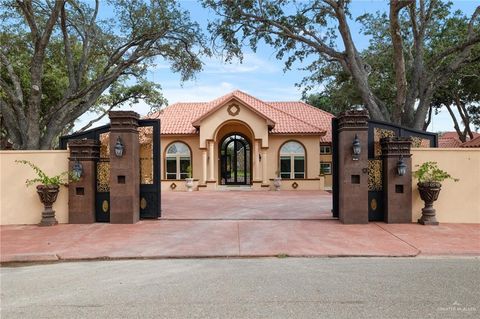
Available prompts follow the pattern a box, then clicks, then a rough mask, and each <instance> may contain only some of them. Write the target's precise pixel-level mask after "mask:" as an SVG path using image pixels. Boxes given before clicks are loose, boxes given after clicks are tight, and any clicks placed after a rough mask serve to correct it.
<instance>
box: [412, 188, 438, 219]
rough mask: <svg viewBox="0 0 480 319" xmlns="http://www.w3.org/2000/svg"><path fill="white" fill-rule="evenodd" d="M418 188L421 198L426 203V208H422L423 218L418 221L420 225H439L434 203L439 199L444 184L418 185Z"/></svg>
mask: <svg viewBox="0 0 480 319" xmlns="http://www.w3.org/2000/svg"><path fill="white" fill-rule="evenodd" d="M417 186H418V191H419V193H420V198H421V199H422V200H423V201H424V202H425V207H424V208H422V217H421V218H420V219H418V223H419V224H422V225H434V226H436V225H438V221H437V218H436V215H435V209H434V208H433V202H435V201H436V200H437V199H438V195H439V194H440V190H441V188H442V184H440V183H437V182H433V183H418V184H417Z"/></svg>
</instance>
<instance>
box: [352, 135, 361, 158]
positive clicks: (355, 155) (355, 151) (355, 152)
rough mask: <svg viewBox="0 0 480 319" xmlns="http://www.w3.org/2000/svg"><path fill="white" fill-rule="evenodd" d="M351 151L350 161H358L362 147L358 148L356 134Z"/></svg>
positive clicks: (358, 142)
mask: <svg viewBox="0 0 480 319" xmlns="http://www.w3.org/2000/svg"><path fill="white" fill-rule="evenodd" d="M352 151H353V156H352V159H353V160H354V161H358V158H359V156H360V153H361V152H362V147H361V146H360V140H359V139H358V135H357V134H355V138H354V139H353V143H352Z"/></svg>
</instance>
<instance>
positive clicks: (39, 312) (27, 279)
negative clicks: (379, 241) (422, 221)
mask: <svg viewBox="0 0 480 319" xmlns="http://www.w3.org/2000/svg"><path fill="white" fill-rule="evenodd" d="M479 265H480V259H478V258H414V259H413V258H411V259H408V258H405V259H404V258H390V259H382V258H337V259H328V258H285V259H278V258H266V259H177V260H175V259H173V260H172V259H170V260H128V261H127V260H126V261H101V262H77V263H59V264H50V265H34V266H26V267H19V268H6V267H4V268H2V269H1V280H2V283H1V284H2V286H1V307H2V309H1V317H2V318H3V319H6V318H242V319H244V318H275V319H277V318H382V319H384V318H415V319H418V318H479V317H480V302H479V301H480V266H479Z"/></svg>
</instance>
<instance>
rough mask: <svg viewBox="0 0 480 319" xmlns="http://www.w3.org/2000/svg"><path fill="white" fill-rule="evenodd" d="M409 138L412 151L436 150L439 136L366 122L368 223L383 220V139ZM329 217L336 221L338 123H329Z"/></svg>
mask: <svg viewBox="0 0 480 319" xmlns="http://www.w3.org/2000/svg"><path fill="white" fill-rule="evenodd" d="M394 136H397V137H411V139H412V147H413V148H415V147H437V146H438V136H437V134H435V133H430V132H425V131H418V130H414V129H410V128H407V127H403V126H398V125H393V124H390V123H386V122H382V121H375V120H369V121H368V168H367V169H368V219H369V221H382V220H384V209H383V198H384V196H383V195H384V194H383V169H382V158H381V156H382V148H381V146H380V139H381V138H382V137H394ZM332 149H333V153H332V165H333V168H332V175H333V176H332V183H333V185H332V195H333V199H332V215H333V217H339V196H340V193H339V183H340V180H339V161H340V160H341V159H340V158H339V156H338V119H337V118H333V119H332Z"/></svg>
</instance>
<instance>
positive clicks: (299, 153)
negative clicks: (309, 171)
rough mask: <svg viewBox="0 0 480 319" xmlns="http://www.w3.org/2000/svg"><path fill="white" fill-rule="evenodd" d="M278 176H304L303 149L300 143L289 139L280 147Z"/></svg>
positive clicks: (292, 177)
mask: <svg viewBox="0 0 480 319" xmlns="http://www.w3.org/2000/svg"><path fill="white" fill-rule="evenodd" d="M280 177H281V178H291V179H294V178H305V149H304V148H303V146H302V144H300V143H298V142H295V141H291V142H287V143H285V144H283V146H282V148H281V149H280Z"/></svg>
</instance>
